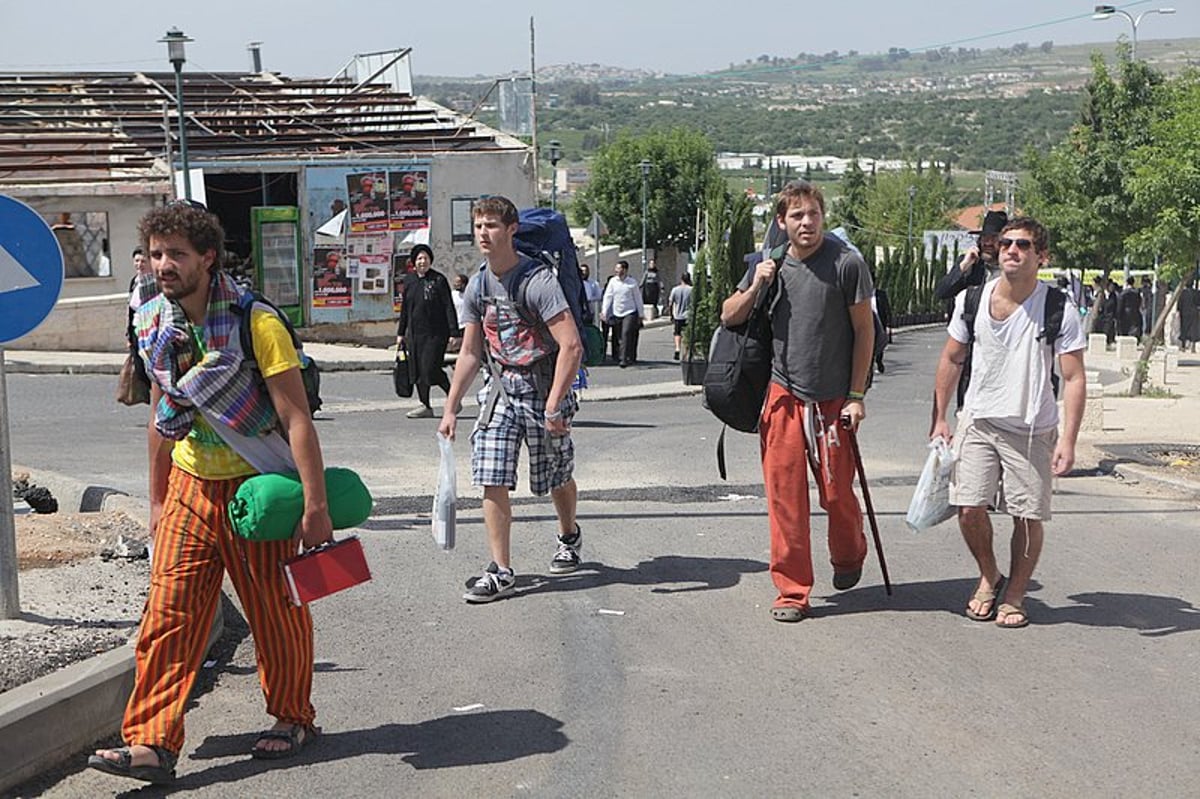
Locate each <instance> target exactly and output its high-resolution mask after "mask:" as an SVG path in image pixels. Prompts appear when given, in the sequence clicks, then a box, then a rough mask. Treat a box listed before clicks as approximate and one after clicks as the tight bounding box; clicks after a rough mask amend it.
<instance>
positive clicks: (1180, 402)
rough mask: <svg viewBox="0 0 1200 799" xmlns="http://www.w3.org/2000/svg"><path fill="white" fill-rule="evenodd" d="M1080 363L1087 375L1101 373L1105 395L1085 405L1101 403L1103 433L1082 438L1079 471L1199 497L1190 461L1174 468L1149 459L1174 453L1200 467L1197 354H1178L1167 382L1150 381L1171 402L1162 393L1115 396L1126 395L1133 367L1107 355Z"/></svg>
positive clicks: (1198, 472)
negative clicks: (1191, 455)
mask: <svg viewBox="0 0 1200 799" xmlns="http://www.w3.org/2000/svg"><path fill="white" fill-rule="evenodd" d="M1159 352H1161V350H1159ZM1084 362H1085V365H1086V368H1087V370H1088V372H1089V373H1095V372H1097V371H1099V372H1100V374H1101V381H1102V383H1103V384H1104V389H1105V395H1104V397H1103V399H1102V400H1097V399H1096V398H1094V397H1092V398H1089V399H1088V402H1089V403H1095V402H1096V401H1102V402H1103V428H1102V429H1101V430H1098V431H1096V430H1093V431H1088V430H1084V431H1082V432H1080V434H1079V444H1080V446H1079V452H1078V453H1077V458H1076V461H1077V462H1078V464H1079V466H1080V467H1081V468H1087V467H1088V466H1089V465H1090V464H1092V463H1094V464H1095V465H1096V466H1097V467H1098V468H1099V469H1101V470H1102V471H1105V472H1110V473H1113V474H1116V475H1118V476H1120V477H1122V478H1124V479H1126V480H1129V481H1131V482H1145V483H1154V484H1159V485H1161V486H1163V487H1165V488H1169V489H1171V490H1174V491H1182V492H1184V493H1187V494H1190V495H1192V496H1195V497H1200V468H1197V466H1193V465H1191V464H1190V463H1187V460H1188V459H1180V461H1179V462H1177V463H1174V464H1172V463H1168V462H1167V461H1166V460H1163V459H1161V458H1156V457H1154V456H1153V454H1152V453H1153V452H1154V451H1156V450H1163V449H1172V450H1177V451H1183V452H1185V453H1194V454H1195V455H1196V456H1197V457H1195V458H1191V459H1190V460H1192V461H1200V353H1179V363H1178V367H1176V368H1173V369H1171V370H1169V371H1168V372H1167V374H1166V376H1165V380H1164V379H1163V378H1164V376H1163V375H1162V374H1161V373H1159V374H1157V375H1154V376H1153V377H1154V379H1155V383H1156V384H1157V385H1158V386H1164V387H1165V389H1166V393H1169V395H1170V396H1164V392H1163V391H1162V390H1161V389H1158V390H1155V389H1151V390H1150V391H1149V392H1148V393H1147V395H1146V396H1141V397H1129V396H1117V394H1119V393H1122V392H1124V391H1125V390H1126V389H1127V386H1128V382H1129V379H1128V377H1129V374H1131V372H1132V368H1133V363H1132V362H1129V361H1121V360H1118V359H1117V357H1116V354H1115V353H1114V352H1113V351H1111V350H1110V351H1109V352H1107V353H1106V354H1105V355H1103V356H1098V355H1088V356H1085V358H1084ZM1160 369H1161V367H1160ZM1155 445H1162V446H1155Z"/></svg>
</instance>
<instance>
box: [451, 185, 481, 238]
mask: <svg viewBox="0 0 1200 799" xmlns="http://www.w3.org/2000/svg"><path fill="white" fill-rule="evenodd" d="M474 208H475V198H474V197H454V198H453V199H451V200H450V235H451V241H452V242H453V243H454V244H458V243H460V242H467V243H470V241H471V240H472V239H473V238H474V234H473V232H472V224H473V222H474V219H473V218H472V214H471V211H472V209H474Z"/></svg>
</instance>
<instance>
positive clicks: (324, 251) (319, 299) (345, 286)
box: [312, 247, 354, 308]
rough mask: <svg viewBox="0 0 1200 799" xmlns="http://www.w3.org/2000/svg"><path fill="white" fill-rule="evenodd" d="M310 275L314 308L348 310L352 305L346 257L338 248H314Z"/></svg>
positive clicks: (352, 299)
mask: <svg viewBox="0 0 1200 799" xmlns="http://www.w3.org/2000/svg"><path fill="white" fill-rule="evenodd" d="M312 275H313V292H312V304H313V307H314V308H349V307H350V306H351V305H353V303H354V298H353V296H351V293H350V285H351V283H350V276H349V275H347V274H346V257H345V253H343V252H342V250H341V248H340V247H316V248H314V249H313V270H312Z"/></svg>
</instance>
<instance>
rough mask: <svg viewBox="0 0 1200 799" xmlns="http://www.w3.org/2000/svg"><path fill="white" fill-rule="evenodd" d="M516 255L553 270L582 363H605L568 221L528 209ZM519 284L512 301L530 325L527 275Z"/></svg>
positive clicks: (517, 239) (520, 224)
mask: <svg viewBox="0 0 1200 799" xmlns="http://www.w3.org/2000/svg"><path fill="white" fill-rule="evenodd" d="M513 246H514V247H515V248H516V250H517V252H519V253H521V254H522V255H525V256H527V257H528V258H531V259H533V260H534V261H537V262H538V263H540V264H544V265H546V266H548V267H549V268H551V269H553V270H554V274H555V276H556V277H557V278H558V285H559V286H560V287H561V288H562V292H563V296H564V297H566V299H567V305H568V306H570V308H571V316H572V317H573V318H574V319H575V327H576V329H577V330H578V332H579V343H580V344H582V345H583V362H584V364H586V365H587V366H595V365H597V364H599V363H600V362H601V361H603V360H604V340H603V336H602V335H601V334H600V330H599V329H598V328H597V327H596V320H595V319H594V318H593V316H592V306H591V305H590V304H589V303H588V301H587V291H586V290H585V289H584V287H583V276H582V275H580V274H579V258H578V257H577V256H576V254H575V240H574V239H572V238H571V229H570V228H569V227H568V226H567V219H566V217H564V216H563V215H562V214H560V213H558V212H557V211H554V210H551V209H549V208H526V209H525V210H523V211H520V212H519V217H518V225H517V234H516V236H514V237H513ZM531 273H532V270H530V271H529V272H528V273H527V274H525V275H522V276H520V277H519V278H518V281H517V292H516V296H515V297H514V298H513V299H514V300H515V301H516V303H517V308H518V310H520V311H521V313H522V316H523V317H524V318H526V320H527V321H532V320H530V319H529V317H528V314H527V310H526V309H527V308H528V306H527V305H526V304H525V286H526V284H527V282H528V281H527V278H528V274H531Z"/></svg>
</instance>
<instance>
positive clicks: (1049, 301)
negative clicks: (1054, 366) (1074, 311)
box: [1038, 288, 1067, 349]
mask: <svg viewBox="0 0 1200 799" xmlns="http://www.w3.org/2000/svg"><path fill="white" fill-rule="evenodd" d="M1066 308H1067V295H1066V294H1064V293H1062V292H1061V291H1059V290H1058V289H1056V288H1052V289H1047V291H1046V306H1045V309H1044V313H1043V317H1042V333H1041V335H1039V336H1038V338H1040V339H1041V340H1042V341H1044V342H1046V344H1047V345H1048V346H1049V347H1050V348H1051V349H1053V347H1054V342H1055V341H1057V340H1058V339H1059V337H1060V336H1062V323H1063V314H1064V313H1066Z"/></svg>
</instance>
